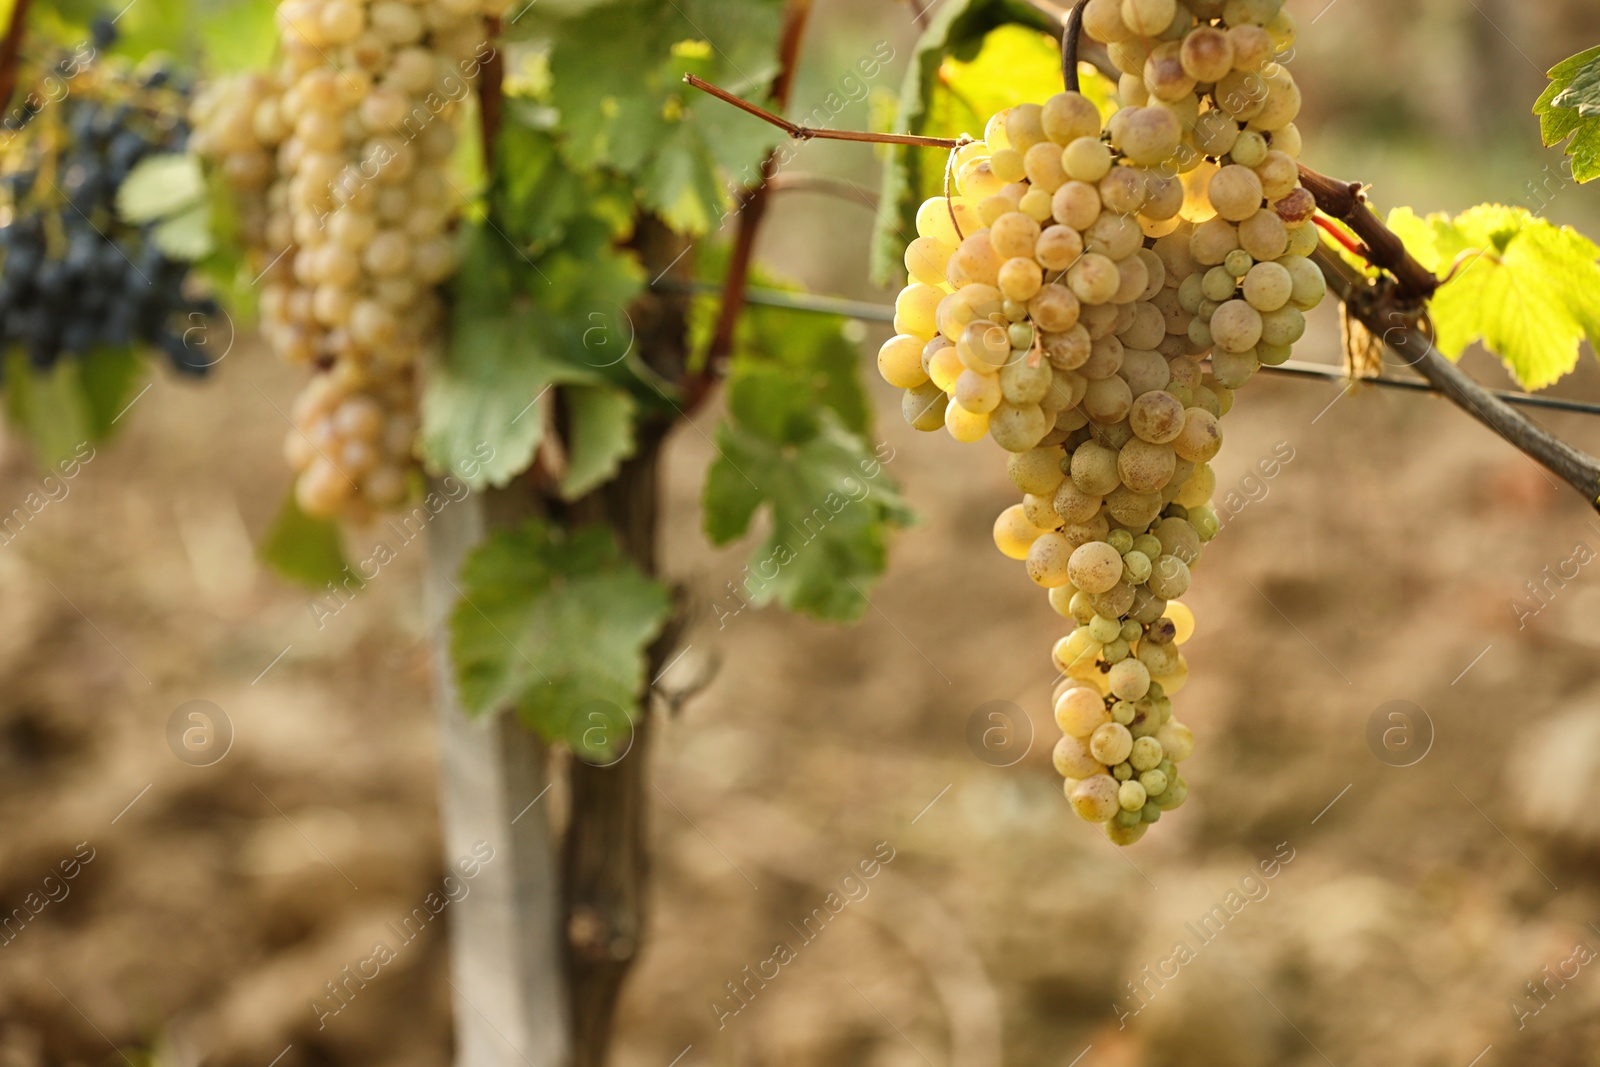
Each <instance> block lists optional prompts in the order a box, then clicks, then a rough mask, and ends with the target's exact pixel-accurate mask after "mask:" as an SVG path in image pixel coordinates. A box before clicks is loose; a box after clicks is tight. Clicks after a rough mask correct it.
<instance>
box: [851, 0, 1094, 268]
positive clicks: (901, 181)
mask: <svg viewBox="0 0 1600 1067" xmlns="http://www.w3.org/2000/svg"><path fill="white" fill-rule="evenodd" d="M1049 25H1050V22H1049V20H1047V19H1046V18H1045V17H1044V16H1043V15H1041V14H1040V13H1039V12H1038V11H1036V10H1035V9H1034V8H1033V7H1032V6H1030V5H1029V4H1027V3H1023V2H1021V0H947V2H946V4H945V6H943V7H941V8H940V9H939V12H938V14H937V15H935V16H934V19H933V22H932V24H931V25H930V26H929V27H928V29H927V31H926V32H925V33H924V34H923V35H922V39H921V40H920V41H919V42H918V43H917V50H916V53H915V55H914V56H913V57H912V60H911V67H910V69H909V70H908V71H907V72H906V78H905V82H904V84H903V86H902V88H901V92H900V114H899V121H898V123H897V125H896V126H895V132H898V133H911V134H922V135H926V136H930V137H957V136H960V135H961V134H963V133H965V134H969V135H971V136H973V137H982V136H983V129H984V126H985V124H986V123H987V122H988V120H989V117H990V116H991V115H993V114H994V113H995V112H996V111H999V110H1001V109H1002V108H1007V107H1013V106H1015V105H1017V104H1020V103H1025V102H1028V101H1033V102H1040V101H1043V100H1045V99H1046V98H1048V97H1049V96H1051V95H1053V94H1055V93H1059V92H1060V91H1061V90H1062V87H1063V82H1062V77H1061V51H1060V47H1059V45H1058V44H1057V43H1056V41H1055V40H1054V39H1052V38H1051V37H1049V36H1047V35H1046V34H1045V33H1043V32H1041V31H1043V30H1045V29H1046V28H1047V27H1048V26H1049ZM1079 80H1080V83H1081V85H1082V87H1083V91H1084V94H1085V95H1086V96H1088V97H1089V98H1090V99H1092V100H1094V101H1095V102H1096V104H1098V105H1099V106H1100V107H1101V110H1102V112H1103V113H1106V114H1108V115H1109V109H1112V108H1113V105H1112V94H1113V93H1114V92H1115V89H1116V87H1115V86H1114V85H1112V84H1111V83H1110V82H1109V81H1107V80H1106V79H1105V78H1104V77H1102V76H1101V75H1100V74H1099V73H1098V72H1096V71H1095V70H1094V69H1093V68H1092V67H1091V66H1089V65H1088V64H1087V63H1081V64H1079ZM948 158H949V154H948V153H946V152H940V151H936V150H933V149H927V148H894V149H892V150H891V151H890V153H889V165H888V166H887V167H886V168H885V171H884V185H883V195H882V198H881V202H882V204H883V205H884V208H885V210H884V211H882V212H880V214H879V219H878V224H877V228H876V232H875V234H874V237H873V265H872V267H873V277H874V278H875V279H876V280H877V281H878V282H879V283H880V284H888V283H890V282H891V281H892V280H894V279H896V278H898V277H899V276H900V275H901V274H902V273H903V270H904V268H903V258H904V255H905V247H906V244H907V243H908V242H909V241H910V240H911V238H913V237H915V236H916V232H917V231H916V216H917V208H918V206H919V205H921V203H922V201H924V200H926V199H927V198H928V197H930V196H937V195H940V193H941V191H942V188H943V182H944V170H945V164H946V162H947V160H948Z"/></svg>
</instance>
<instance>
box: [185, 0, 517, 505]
mask: <svg viewBox="0 0 1600 1067" xmlns="http://www.w3.org/2000/svg"><path fill="white" fill-rule="evenodd" d="M491 7H492V8H494V11H497V10H498V7H497V6H495V5H494V4H493V3H492V2H491V3H490V4H489V5H485V4H483V3H481V2H480V0H436V2H431V3H427V4H410V3H405V2H403V0H374V2H371V3H367V2H364V0H326V2H320V0H290V2H287V3H283V4H280V5H279V7H278V12H277V25H278V31H279V47H280V52H281V60H280V62H279V64H278V66H277V68H276V69H275V70H272V71H269V72H266V73H262V74H248V75H244V76H241V77H236V78H232V79H226V80H223V81H219V82H217V83H216V84H214V85H213V86H211V87H210V88H209V89H208V91H207V92H206V93H205V94H204V95H203V96H202V97H201V99H200V100H199V101H197V103H196V108H195V115H196V126H197V134H198V137H197V140H198V144H197V148H198V149H199V150H200V151H201V152H202V153H203V154H204V155H206V156H207V157H208V158H209V159H211V160H212V161H213V162H214V164H215V165H216V167H217V169H218V170H219V171H220V172H221V174H222V175H223V176H224V177H225V179H226V180H227V182H228V183H229V184H230V185H231V186H232V188H233V189H234V190H235V193H236V195H237V196H238V198H239V200H240V212H241V215H242V218H241V231H242V233H243V235H244V237H245V240H246V242H247V243H248V244H250V245H252V246H253V248H254V252H255V255H256V256H257V258H258V259H259V260H260V261H261V263H262V264H263V266H262V272H263V273H262V278H261V282H262V286H263V288H262V293H261V318H262V330H263V334H264V335H265V337H266V339H267V341H268V343H269V344H270V346H271V347H272V349H273V351H274V352H276V353H277V355H278V356H279V357H280V358H282V359H284V360H285V361H287V362H289V363H293V364H299V365H305V366H309V367H311V368H312V369H313V370H314V372H315V373H314V377H313V378H312V380H311V381H310V383H309V384H308V385H307V386H306V388H305V390H304V392H302V393H301V395H300V397H299V398H298V399H297V400H296V402H295V405H294V408H293V411H292V413H291V414H292V419H293V422H294V427H293V429H292V430H291V431H290V432H289V434H288V437H287V438H286V440H285V446H284V448H285V455H286V458H287V460H288V462H289V465H290V466H291V467H292V468H293V469H294V471H295V472H296V474H297V479H296V484H295V496H296V500H297V502H298V504H299V506H300V508H301V509H302V510H303V511H305V512H306V513H307V514H309V515H313V516H318V517H333V516H344V517H348V518H352V519H362V518H365V517H367V516H370V515H371V514H372V513H373V512H375V511H377V510H380V509H383V508H387V507H392V506H395V505H397V504H399V503H401V502H402V501H403V500H404V499H406V497H407V495H408V494H409V492H410V491H411V485H412V482H413V480H414V477H415V472H416V469H417V463H416V459H415V452H414V449H415V438H416V433H417V426H418V418H417V413H416V406H417V375H418V370H419V368H420V366H421V365H422V364H423V363H424V362H425V361H426V360H427V359H429V358H431V357H432V356H433V355H435V354H436V353H437V351H438V349H439V347H440V345H441V343H442V340H443V328H444V305H443V302H442V300H441V297H440V295H439V293H438V286H440V285H441V284H442V283H444V282H445V281H447V280H448V279H449V278H450V277H451V275H452V274H453V273H454V271H455V266H456V248H455V241H454V235H453V233H452V232H451V231H452V227H453V225H454V223H455V221H456V219H457V217H458V215H459V211H460V200H461V196H460V192H459V190H458V189H457V188H456V187H455V186H454V185H453V183H452V182H451V180H450V178H449V171H448V168H449V162H450V158H451V155H452V153H453V152H454V151H455V147H456V142H457V132H458V131H457V126H458V125H459V119H460V111H461V101H462V100H463V99H464V97H465V96H466V93H467V91H468V90H469V89H470V87H471V86H472V85H473V83H474V80H475V79H476V77H477V75H478V72H479V70H480V68H481V66H482V64H483V63H484V62H485V60H486V58H487V56H488V55H490V54H492V52H491V51H490V46H488V45H487V44H486V37H485V24H484V16H485V15H486V14H493V13H494V11H491V10H489V8H491Z"/></svg>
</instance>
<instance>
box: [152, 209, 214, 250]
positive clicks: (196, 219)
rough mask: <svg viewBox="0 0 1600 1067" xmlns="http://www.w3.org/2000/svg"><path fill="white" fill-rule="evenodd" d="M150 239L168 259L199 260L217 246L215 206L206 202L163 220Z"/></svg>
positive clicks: (157, 225)
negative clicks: (213, 226)
mask: <svg viewBox="0 0 1600 1067" xmlns="http://www.w3.org/2000/svg"><path fill="white" fill-rule="evenodd" d="M150 239H151V240H152V241H154V242H155V244H156V247H157V248H159V249H161V251H163V252H165V253H166V254H167V258H169V259H176V260H181V261H182V262H184V263H198V262H199V261H200V260H202V259H205V258H206V257H207V256H209V255H210V254H211V253H212V252H213V251H214V250H215V248H216V242H215V241H213V240H212V238H211V205H210V204H207V203H204V202H202V203H199V204H196V205H195V206H194V207H191V208H189V209H187V210H185V211H184V212H182V213H181V214H178V215H173V216H172V217H171V218H168V219H163V220H162V221H161V222H159V223H157V224H156V226H155V228H154V229H153V230H151V232H150Z"/></svg>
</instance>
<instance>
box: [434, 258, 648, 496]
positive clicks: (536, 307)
mask: <svg viewBox="0 0 1600 1067" xmlns="http://www.w3.org/2000/svg"><path fill="white" fill-rule="evenodd" d="M464 242H465V248H466V250H465V252H464V254H463V256H462V263H461V268H460V270H459V271H458V272H457V275H456V281H455V292H456V299H455V301H454V305H453V325H452V328H451V331H450V348H449V351H448V353H446V355H445V358H444V359H442V360H441V361H440V362H439V363H438V364H437V365H436V366H435V367H433V368H431V373H430V374H429V377H428V385H427V389H426V390H425V391H424V393H423V397H422V454H423V458H424V459H425V460H426V461H427V462H428V464H429V465H430V466H431V467H432V468H433V469H435V470H450V471H454V472H455V473H456V475H457V476H458V477H460V478H461V479H462V480H463V481H465V482H467V483H468V484H469V485H471V486H472V487H473V488H474V489H481V488H482V487H483V486H485V485H497V486H500V485H505V484H506V483H508V482H509V481H510V480H511V479H512V478H514V477H516V476H517V475H518V474H520V473H522V472H523V471H524V470H527V468H528V466H529V464H530V463H531V462H532V461H533V457H534V454H535V452H536V451H537V449H538V447H539V443H540V442H541V441H542V440H543V439H544V433H545V429H546V426H545V418H544V409H543V404H542V402H541V401H542V398H543V397H544V395H545V393H546V392H547V391H549V390H550V389H551V388H553V387H555V386H558V385H599V384H602V383H605V382H606V381H608V380H611V381H618V380H622V381H627V380H630V379H631V371H630V369H629V367H628V366H627V365H626V362H625V360H624V359H623V357H622V356H621V355H613V354H612V348H613V347H614V346H615V345H616V342H615V341H614V340H613V339H616V338H620V337H626V336H630V333H629V331H628V329H627V327H626V318H627V312H626V308H627V305H628V304H629V303H630V302H631V301H632V300H633V298H634V296H635V295H637V293H638V292H639V290H640V288H641V286H642V284H643V277H642V274H641V273H640V272H639V269H638V267H637V265H636V264H635V263H633V261H632V260H631V259H630V258H628V257H627V256H625V255H622V254H620V253H617V252H615V251H613V250H611V249H610V247H609V245H604V246H602V247H600V248H598V249H596V250H594V251H593V252H592V253H591V255H590V256H589V258H587V259H583V260H580V259H578V258H576V257H575V256H573V255H569V254H568V253H567V252H565V251H563V252H561V253H560V254H557V255H551V256H546V257H544V258H543V259H541V260H540V261H539V266H538V267H537V268H533V267H532V265H531V261H527V260H526V259H525V258H523V257H522V256H521V253H520V252H519V251H517V250H516V249H514V248H513V247H511V245H510V244H509V243H508V242H507V240H506V239H505V237H504V235H503V234H500V233H498V232H496V231H495V230H494V229H493V228H492V227H488V226H483V227H471V228H468V229H467V231H466V233H465V235H464ZM535 270H536V273H535ZM523 286H527V287H530V288H531V290H532V294H533V296H532V299H529V298H526V297H523V296H521V295H519V293H520V291H521V289H522V287H523ZM485 457H488V458H487V459H486V458H485Z"/></svg>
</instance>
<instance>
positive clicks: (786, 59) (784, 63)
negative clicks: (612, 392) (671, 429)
mask: <svg viewBox="0 0 1600 1067" xmlns="http://www.w3.org/2000/svg"><path fill="white" fill-rule="evenodd" d="M810 16H811V0H787V2H786V3H785V4H784V5H783V26H782V29H781V30H780V32H779V36H778V73H777V75H776V76H775V77H774V78H773V79H772V101H773V106H774V107H776V108H778V109H779V110H782V109H783V108H784V107H785V106H787V105H788V103H789V93H790V90H791V89H792V88H793V87H794V75H795V68H796V66H797V65H798V64H799V60H800V43H801V41H802V40H804V38H805V32H806V22H807V20H808V19H809V18H810ZM692 77H693V76H692V75H686V76H685V80H688V79H689V78H692ZM698 80H699V79H695V80H694V81H690V82H689V84H691V85H694V82H695V81H698ZM696 88H699V86H696ZM713 95H717V96H720V95H721V94H720V93H714V94H713ZM734 99H735V100H738V97H734ZM739 102H740V103H741V104H742V103H743V101H739ZM773 117H774V118H776V115H774V116H773ZM779 166H781V162H780V160H779V157H778V151H777V149H773V150H772V151H771V152H769V153H768V154H767V158H766V159H764V160H762V162H761V175H760V177H759V178H757V179H756V181H755V182H754V183H752V184H751V185H748V186H746V187H745V189H744V190H743V193H742V194H741V195H740V197H739V200H740V202H741V203H742V204H743V208H742V209H741V211H740V212H739V229H738V232H737V234H736V235H735V236H734V239H733V251H732V253H731V254H730V256H729V258H728V273H727V276H726V277H725V278H724V279H723V283H722V306H721V307H720V309H719V310H718V312H717V324H716V328H715V329H714V331H713V332H712V334H711V344H710V346H709V348H707V350H706V361H705V365H704V366H703V367H702V368H700V370H699V371H697V372H695V373H694V374H693V375H692V376H691V377H690V378H689V380H688V381H687V382H686V383H685V387H684V404H683V406H684V410H685V412H693V411H694V410H695V409H696V408H698V407H699V406H700V405H701V404H702V403H704V402H705V399H706V397H707V396H709V395H710V393H711V387H712V384H713V383H714V382H715V380H716V375H718V374H720V373H721V371H722V364H723V363H724V362H725V361H726V360H727V358H728V357H729V356H731V355H733V349H734V343H735V341H736V339H737V330H738V327H739V316H740V315H741V314H742V313H743V312H744V293H745V289H746V287H747V286H748V285H749V282H750V261H751V259H752V257H753V256H754V254H755V246H756V235H757V233H758V232H759V230H760V228H761V220H762V219H763V218H765V217H766V213H767V198H768V196H770V195H771V192H772V180H773V179H774V178H776V177H777V176H778V168H779Z"/></svg>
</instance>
